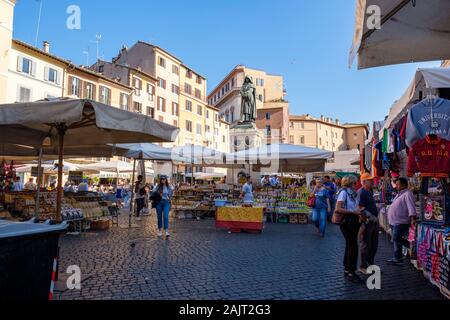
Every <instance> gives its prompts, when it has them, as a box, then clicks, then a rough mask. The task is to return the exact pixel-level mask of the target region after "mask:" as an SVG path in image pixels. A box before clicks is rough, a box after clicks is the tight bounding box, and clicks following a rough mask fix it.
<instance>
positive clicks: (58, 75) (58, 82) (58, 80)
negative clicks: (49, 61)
mask: <svg viewBox="0 0 450 320" xmlns="http://www.w3.org/2000/svg"><path fill="white" fill-rule="evenodd" d="M56 84H57V85H58V86H59V85H60V84H61V75H60V74H59V71H56Z"/></svg>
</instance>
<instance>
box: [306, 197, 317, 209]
mask: <svg viewBox="0 0 450 320" xmlns="http://www.w3.org/2000/svg"><path fill="white" fill-rule="evenodd" d="M306 205H307V206H308V207H310V208H314V207H315V206H316V196H315V195H311V196H309V197H308V200H306Z"/></svg>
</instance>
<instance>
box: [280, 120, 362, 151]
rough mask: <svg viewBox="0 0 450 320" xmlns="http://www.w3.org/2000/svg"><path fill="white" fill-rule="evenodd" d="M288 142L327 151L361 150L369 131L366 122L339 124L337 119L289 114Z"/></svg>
mask: <svg viewBox="0 0 450 320" xmlns="http://www.w3.org/2000/svg"><path fill="white" fill-rule="evenodd" d="M289 118H290V122H289V141H288V142H289V143H290V144H297V145H304V146H308V147H312V148H319V149H324V150H329V151H347V150H354V149H357V150H361V148H363V147H364V141H365V140H366V139H367V135H368V132H369V126H368V124H341V123H340V121H339V120H338V119H335V120H333V119H332V118H329V117H324V116H321V117H320V118H314V117H312V116H311V115H309V114H307V115H301V116H295V115H291V116H290V117H289Z"/></svg>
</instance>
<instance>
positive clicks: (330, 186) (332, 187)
mask: <svg viewBox="0 0 450 320" xmlns="http://www.w3.org/2000/svg"><path fill="white" fill-rule="evenodd" d="M323 186H324V187H325V189H327V191H328V194H329V196H330V203H331V211H330V212H329V213H328V217H327V218H328V222H331V216H332V215H333V212H334V209H335V208H336V198H335V196H336V191H337V187H336V184H335V183H334V182H333V181H331V177H330V176H325V177H324V178H323Z"/></svg>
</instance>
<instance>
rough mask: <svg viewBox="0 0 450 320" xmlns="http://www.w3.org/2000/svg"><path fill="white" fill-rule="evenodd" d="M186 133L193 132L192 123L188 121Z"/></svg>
mask: <svg viewBox="0 0 450 320" xmlns="http://www.w3.org/2000/svg"><path fill="white" fill-rule="evenodd" d="M186 131H188V132H192V121H190V120H186Z"/></svg>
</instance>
